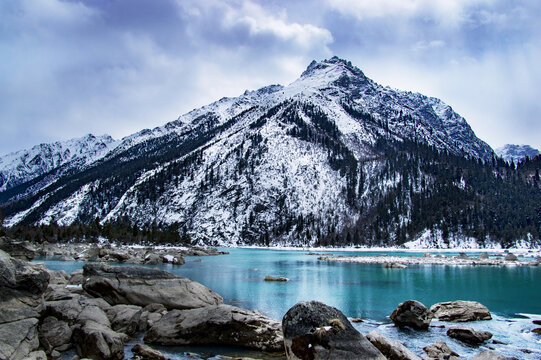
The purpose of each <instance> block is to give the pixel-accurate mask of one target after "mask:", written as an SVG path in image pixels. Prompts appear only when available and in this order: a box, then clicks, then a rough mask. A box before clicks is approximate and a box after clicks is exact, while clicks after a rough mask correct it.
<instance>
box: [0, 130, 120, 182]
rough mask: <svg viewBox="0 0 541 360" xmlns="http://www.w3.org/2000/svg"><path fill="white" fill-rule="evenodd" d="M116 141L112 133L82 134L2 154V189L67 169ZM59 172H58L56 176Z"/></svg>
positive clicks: (90, 159) (101, 153)
mask: <svg viewBox="0 0 541 360" xmlns="http://www.w3.org/2000/svg"><path fill="white" fill-rule="evenodd" d="M116 144H117V142H116V141H115V140H114V139H113V138H112V137H111V136H109V135H102V136H94V135H92V134H88V135H86V136H84V137H82V138H77V139H71V140H67V141H58V142H54V143H49V144H40V145H36V146H34V147H32V148H31V149H26V150H20V151H17V152H13V153H9V154H7V155H4V156H1V157H0V191H4V190H7V189H10V188H12V187H14V186H17V185H19V184H22V183H25V182H28V181H30V180H33V179H35V178H37V177H39V176H42V175H44V174H47V173H49V172H50V171H53V170H57V169H59V168H63V171H67V170H69V169H72V168H74V167H82V166H85V165H88V164H90V163H93V162H95V161H96V160H98V159H100V158H102V157H103V156H104V155H105V154H107V153H108V152H109V151H111V150H112V149H114V148H115V146H116ZM58 176H59V175H58V174H56V177H58Z"/></svg>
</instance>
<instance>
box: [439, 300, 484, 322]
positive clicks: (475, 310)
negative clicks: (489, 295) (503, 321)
mask: <svg viewBox="0 0 541 360" xmlns="http://www.w3.org/2000/svg"><path fill="white" fill-rule="evenodd" d="M430 312H431V313H432V314H433V315H434V317H435V318H437V319H438V320H441V321H452V322H465V321H475V320H491V319H492V316H491V315H490V311H489V310H488V309H487V307H486V306H485V305H483V304H481V303H478V302H476V301H463V300H457V301H448V302H441V303H437V304H434V305H432V306H431V307H430Z"/></svg>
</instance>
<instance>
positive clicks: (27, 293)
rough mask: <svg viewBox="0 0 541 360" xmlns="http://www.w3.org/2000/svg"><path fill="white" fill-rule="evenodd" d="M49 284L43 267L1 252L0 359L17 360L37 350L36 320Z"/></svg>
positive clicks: (47, 275)
mask: <svg viewBox="0 0 541 360" xmlns="http://www.w3.org/2000/svg"><path fill="white" fill-rule="evenodd" d="M48 284H49V274H48V273H47V271H46V270H45V269H44V268H43V267H42V266H40V265H36V264H31V263H28V262H26V261H22V260H18V259H15V258H13V257H11V256H10V255H9V254H7V253H6V252H4V251H2V250H0V310H1V311H0V359H10V360H19V359H23V358H26V357H27V356H29V354H30V353H31V352H33V351H34V350H37V348H38V346H39V339H38V331H37V328H38V318H39V315H40V313H41V311H42V310H43V293H44V291H45V289H47V285H48Z"/></svg>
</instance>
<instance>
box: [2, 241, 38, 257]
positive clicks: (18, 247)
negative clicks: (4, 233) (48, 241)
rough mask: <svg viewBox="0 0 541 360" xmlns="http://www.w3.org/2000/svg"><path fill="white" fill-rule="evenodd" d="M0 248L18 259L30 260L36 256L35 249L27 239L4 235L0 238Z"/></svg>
mask: <svg viewBox="0 0 541 360" xmlns="http://www.w3.org/2000/svg"><path fill="white" fill-rule="evenodd" d="M0 250H3V251H5V252H7V253H8V254H9V255H11V257H13V258H15V259H19V260H25V261H31V260H33V259H34V258H35V257H36V252H37V249H36V248H35V247H34V246H32V244H30V243H29V242H27V241H18V240H13V239H9V238H6V237H1V238H0Z"/></svg>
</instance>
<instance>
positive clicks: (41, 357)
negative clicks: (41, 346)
mask: <svg viewBox="0 0 541 360" xmlns="http://www.w3.org/2000/svg"><path fill="white" fill-rule="evenodd" d="M23 360H47V354H46V353H45V351H43V350H38V351H32V352H31V353H30V354H28V355H27V356H26V357H25V358H24V359H23Z"/></svg>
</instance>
